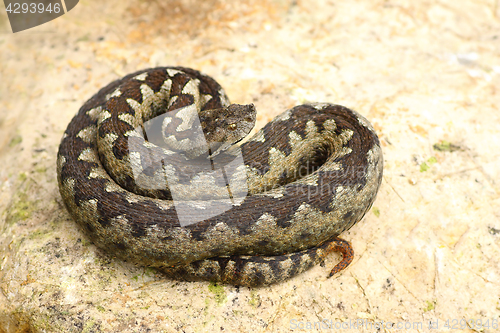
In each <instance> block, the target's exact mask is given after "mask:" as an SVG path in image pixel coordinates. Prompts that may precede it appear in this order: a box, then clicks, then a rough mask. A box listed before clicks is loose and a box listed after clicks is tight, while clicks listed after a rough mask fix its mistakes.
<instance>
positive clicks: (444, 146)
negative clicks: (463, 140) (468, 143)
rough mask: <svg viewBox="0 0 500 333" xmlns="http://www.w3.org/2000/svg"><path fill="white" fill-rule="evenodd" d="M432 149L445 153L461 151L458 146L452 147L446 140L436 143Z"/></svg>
mask: <svg viewBox="0 0 500 333" xmlns="http://www.w3.org/2000/svg"><path fill="white" fill-rule="evenodd" d="M432 148H434V150H437V151H447V152H450V153H452V152H454V151H457V150H461V149H462V148H461V147H460V146H458V145H454V144H453V143H451V142H449V141H446V140H442V141H440V142H438V143H435V144H434V145H433V146H432Z"/></svg>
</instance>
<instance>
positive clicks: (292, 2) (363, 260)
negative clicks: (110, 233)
mask: <svg viewBox="0 0 500 333" xmlns="http://www.w3.org/2000/svg"><path fill="white" fill-rule="evenodd" d="M499 7H500V6H499V2H498V0H437V1H409V0H408V1H403V0H385V1H384V0H335V1H329V0H275V1H264V0H243V1H228V0H203V1H201V0H199V1H196V0H172V1H152V0H143V1H128V2H125V1H117V0H107V1H90V0H87V1H85V0H84V1H80V3H79V4H78V5H77V7H76V8H75V9H73V10H72V11H71V12H69V13H68V14H66V15H64V16H63V17H61V18H58V19H56V20H54V21H52V22H49V23H47V24H44V25H42V26H40V27H37V28H34V29H31V30H27V31H25V32H21V33H17V34H12V33H11V32H10V28H9V25H8V22H7V17H6V15H5V12H3V10H2V14H1V15H0V27H1V28H0V32H1V33H0V161H1V167H0V332H2V333H3V332H8V333H12V332H81V331H83V332H176V331H182V332H205V331H212V332H216V331H225V332H235V331H240V332H288V331H293V329H294V328H295V327H298V324H299V323H300V324H301V325H304V326H303V327H306V326H305V325H306V324H307V322H310V323H314V322H319V321H326V322H327V323H329V322H330V321H331V322H332V323H333V324H335V323H337V325H339V323H341V322H343V321H346V324H344V325H348V324H349V321H351V326H349V327H346V326H344V328H346V329H334V328H333V329H331V330H328V328H327V327H326V326H322V329H323V330H322V331H331V332H338V331H355V332H358V331H359V332H375V331H377V330H376V327H375V326H373V327H370V326H366V325H365V326H362V327H358V328H357V329H356V328H355V327H354V326H352V324H353V323H354V321H356V320H362V319H363V320H365V324H366V323H368V324H369V325H371V324H374V325H375V324H377V323H380V322H382V321H383V322H395V323H397V322H400V323H403V325H405V324H406V325H410V326H411V325H417V326H413V327H414V329H412V330H409V331H414V332H417V331H418V332H442V331H447V329H446V327H445V324H446V323H447V320H449V321H448V324H449V325H453V324H456V326H455V328H460V325H461V323H462V324H463V323H464V322H465V320H467V321H468V320H471V319H473V320H482V322H483V323H489V328H488V327H487V328H486V329H484V330H481V327H479V326H470V328H465V327H463V329H459V330H453V331H454V332H457V331H471V330H472V329H474V331H475V332H494V331H497V330H496V329H494V326H492V325H493V324H494V323H495V322H496V323H497V324H498V325H500V322H499V321H500V299H499V297H500V267H499V266H500V264H499V263H500V259H499V258H500V250H499V243H500V221H499V219H500V199H499V195H500V183H499V179H500V166H499V162H500V158H499V157H500V116H499V114H500V112H499V110H498V105H500V8H499ZM160 65H183V66H189V67H193V68H197V69H200V70H202V71H203V72H205V73H207V74H209V75H211V76H213V77H214V78H215V79H217V80H218V81H219V82H220V83H221V85H222V86H223V87H225V88H226V91H227V93H228V95H229V96H230V98H231V100H232V101H233V102H239V103H249V102H253V103H255V105H256V107H257V109H258V112H259V118H258V124H257V125H258V127H262V126H263V125H264V124H265V123H266V122H267V121H269V120H270V119H271V118H272V117H274V116H275V115H277V114H279V113H281V112H282V111H284V110H285V109H286V108H289V107H291V106H294V105H296V104H300V103H303V102H305V101H328V102H335V103H339V104H343V105H346V106H348V107H351V108H353V109H356V110H358V111H359V112H361V113H362V114H363V115H365V116H366V117H367V118H368V119H369V120H370V121H371V122H372V123H373V125H374V126H375V128H376V130H377V131H378V133H379V136H380V139H381V142H382V145H383V150H384V157H385V170H384V180H383V183H382V187H381V190H380V192H379V195H378V198H377V200H376V202H375V204H374V208H373V209H372V210H371V211H370V212H369V213H368V214H367V216H366V217H365V218H364V219H363V220H362V221H361V222H359V223H358V224H357V225H355V226H354V227H353V228H352V229H351V230H350V231H349V232H346V233H345V234H344V235H343V236H344V237H345V239H347V240H350V241H351V242H352V244H353V247H354V250H355V253H356V254H355V259H354V262H353V263H352V264H351V266H350V267H349V268H348V269H347V270H345V271H344V272H343V273H341V274H340V275H339V276H335V277H334V278H331V279H326V275H327V272H328V268H331V267H332V266H333V265H334V264H335V263H336V262H337V260H338V259H339V256H337V255H332V256H331V257H330V258H329V259H328V260H327V261H326V263H325V264H326V265H325V267H321V266H317V267H315V268H314V269H312V270H311V271H308V272H306V273H304V274H302V275H300V276H298V277H296V278H294V279H292V280H290V281H287V282H285V283H282V284H279V285H276V286H272V287H267V288H259V289H248V288H235V287H232V286H214V285H211V284H209V283H181V282H176V281H172V280H169V279H166V278H164V277H162V275H161V274H158V273H156V272H155V271H153V270H151V269H147V268H141V267H134V266H132V265H129V264H126V263H123V262H121V261H119V260H115V259H113V258H111V257H109V256H107V255H106V254H105V253H103V252H102V251H99V250H97V249H96V248H95V247H94V246H93V245H92V244H91V243H90V242H89V241H88V240H87V239H86V238H85V237H83V236H82V234H81V233H80V231H79V229H78V228H77V227H76V226H75V224H74V222H73V221H72V220H71V219H70V218H69V215H68V213H67V212H66V210H65V209H64V207H63V204H62V201H61V198H60V196H59V192H58V189H57V184H56V173H55V157H56V152H57V148H58V144H59V140H60V138H61V136H62V133H63V131H64V129H65V128H66V125H67V124H68V122H69V121H70V119H71V118H72V116H73V115H74V113H75V112H76V111H77V110H78V108H79V106H81V105H82V103H83V102H84V101H85V100H86V99H88V98H89V97H90V96H91V95H92V94H93V93H95V92H96V91H97V90H98V88H99V87H102V86H103V85H105V84H107V83H108V82H110V81H111V80H114V79H116V78H119V77H121V76H123V75H125V74H127V73H129V72H133V71H136V70H138V69H142V68H146V67H153V66H160ZM436 144H437V146H435V145H436ZM437 148H440V149H441V150H439V149H437ZM454 320H456V321H454ZM461 320H463V321H462V322H460V321H461ZM487 320H489V321H488V322H486V321H487ZM428 321H432V322H433V323H434V325H436V323H437V324H438V325H439V326H438V329H436V330H434V329H429V327H428ZM419 323H422V324H423V326H422V327H419V326H418V324H419ZM477 323H479V322H476V324H477ZM410 326H407V327H410ZM434 327H435V326H434ZM303 331H305V330H303ZM307 331H314V330H307ZM384 331H390V332H396V331H400V330H386V329H385V328H382V329H381V330H380V332H384Z"/></svg>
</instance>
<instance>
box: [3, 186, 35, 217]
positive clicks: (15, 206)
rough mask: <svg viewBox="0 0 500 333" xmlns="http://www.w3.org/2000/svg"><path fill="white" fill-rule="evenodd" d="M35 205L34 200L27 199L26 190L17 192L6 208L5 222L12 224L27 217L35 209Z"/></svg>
mask: <svg viewBox="0 0 500 333" xmlns="http://www.w3.org/2000/svg"><path fill="white" fill-rule="evenodd" d="M35 207H36V204H35V202H33V201H29V200H28V195H27V194H26V192H19V193H18V194H17V195H16V196H15V198H14V200H13V201H12V203H11V205H10V207H9V208H8V209H7V216H6V219H5V220H6V222H7V224H14V223H17V222H19V221H24V220H26V219H28V218H29V217H30V216H31V214H32V212H33V211H34V210H35Z"/></svg>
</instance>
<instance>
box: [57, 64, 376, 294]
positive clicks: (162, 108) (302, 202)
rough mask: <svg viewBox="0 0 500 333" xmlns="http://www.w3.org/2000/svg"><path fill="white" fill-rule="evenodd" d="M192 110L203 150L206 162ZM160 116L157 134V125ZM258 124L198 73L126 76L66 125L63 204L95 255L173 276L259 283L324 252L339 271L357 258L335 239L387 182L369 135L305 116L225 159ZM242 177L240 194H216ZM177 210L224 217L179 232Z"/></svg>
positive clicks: (334, 113) (323, 114)
mask: <svg viewBox="0 0 500 333" xmlns="http://www.w3.org/2000/svg"><path fill="white" fill-rule="evenodd" d="M179 110H180V111H179ZM193 110H194V111H193ZM193 112H195V114H196V113H198V116H199V119H200V122H201V128H202V129H203V133H204V135H205V138H206V141H207V144H208V147H205V148H203V147H202V148H201V150H200V149H198V150H197V149H195V147H200V144H199V142H198V141H199V140H198V139H200V140H202V141H203V138H202V137H196V133H200V132H199V129H200V126H198V132H196V131H194V130H193V128H191V127H196V125H194V123H193V120H192V119H193V118H192V117H193ZM164 113H167V114H169V115H171V116H170V118H168V119H167V118H161V117H162V114H164ZM188 113H189V114H190V116H186V114H188ZM221 115H223V116H224V117H222V116H221ZM158 117H160V118H161V119H163V120H162V122H158V123H156V124H154V123H151V119H160V118H158ZM227 119H229V120H227ZM254 122H255V109H254V107H253V105H247V106H241V105H235V104H231V105H230V104H229V102H228V99H227V97H226V95H225V93H224V92H223V90H222V88H221V87H220V86H219V84H218V83H216V82H215V81H214V80H213V79H211V78H210V77H208V76H205V75H203V74H201V73H199V72H198V71H195V70H192V69H188V68H182V67H163V68H153V69H147V70H143V71H140V72H136V73H133V74H130V75H127V76H126V77H124V78H122V79H120V80H117V81H114V82H112V83H110V84H109V85H108V86H106V87H105V88H103V89H101V90H100V91H99V92H98V93H97V94H96V95H94V96H93V97H92V98H91V99H90V100H88V101H87V102H86V103H85V104H84V105H83V106H82V107H81V108H80V110H79V112H78V114H77V115H76V116H75V117H74V118H73V120H72V121H71V123H70V124H69V125H68V128H67V129H66V131H65V133H64V136H63V139H62V141H61V144H60V147H59V152H58V159H57V174H58V181H59V189H60V192H61V196H62V198H63V201H64V203H65V205H66V207H67V209H68V211H69V213H70V215H71V216H72V218H73V219H74V220H75V221H76V222H77V223H78V224H79V225H80V226H81V227H82V228H83V230H84V231H85V233H86V234H87V236H88V237H89V239H90V240H91V241H92V242H93V243H94V244H96V245H97V246H98V247H100V248H101V249H104V250H105V251H108V252H109V253H111V254H112V255H115V256H117V257H120V258H123V259H125V260H128V261H131V262H134V263H137V264H141V265H145V266H152V267H157V268H158V269H160V270H161V271H163V272H165V273H166V274H167V275H169V276H171V277H174V278H178V279H185V280H199V279H201V280H212V281H220V282H223V283H231V284H235V285H246V286H256V285H266V284H271V283H276V282H280V281H282V280H285V279H287V278H289V277H292V276H294V275H296V274H299V273H301V272H302V271H304V270H306V269H308V268H309V267H311V266H313V265H315V264H317V263H318V262H320V261H322V260H324V258H325V256H326V255H327V254H328V253H330V252H332V251H341V252H342V253H343V256H344V260H343V261H342V262H341V263H340V264H338V265H337V266H336V267H335V268H334V271H332V274H333V273H335V272H337V271H339V270H341V269H343V268H345V266H347V265H348V264H349V262H350V261H351V260H352V249H351V247H350V245H349V244H348V243H347V242H345V241H343V240H341V239H339V238H337V236H338V235H339V234H341V233H342V232H343V231H345V230H347V229H349V228H350V227H352V226H353V225H354V224H355V223H356V222H358V221H359V220H360V219H361V218H362V217H363V216H364V215H365V213H366V212H367V210H368V209H369V208H370V207H371V205H372V203H373V201H374V199H375V196H376V194H377V191H378V188H379V186H380V183H381V179H382V164H383V162H382V151H381V148H380V144H379V140H378V137H377V135H376V133H375V131H374V129H373V127H372V126H371V125H370V123H369V122H368V121H367V120H366V119H365V118H364V117H362V116H361V115H359V114H358V113H356V112H354V111H352V110H349V109H347V108H345V107H342V106H339V105H333V104H328V103H324V104H310V105H300V106H296V107H294V108H292V109H290V110H288V111H286V112H284V113H283V114H281V115H280V116H278V117H276V118H275V119H274V120H273V121H271V122H270V123H268V124H267V125H266V126H265V127H264V128H263V129H261V130H260V131H259V132H258V133H257V134H255V135H254V136H253V137H252V138H250V139H249V140H248V141H247V142H245V143H243V144H242V145H241V147H240V148H236V147H235V146H232V147H229V144H228V142H229V143H234V142H237V141H239V140H240V139H241V137H240V136H244V135H246V134H247V133H248V132H249V131H250V129H251V127H253V123H254ZM148 124H149V125H148ZM148 126H150V127H155V126H156V127H155V128H157V129H158V131H159V132H161V133H162V136H160V138H159V139H158V138H155V140H157V139H158V140H160V141H161V142H162V143H159V144H157V142H156V141H155V143H154V144H153V143H152V141H154V140H153V139H152V138H151V135H148V134H149V133H153V132H151V131H149V132H148ZM233 132H234V133H236V135H233V134H234V133H233ZM148 140H149V141H148ZM162 140H163V141H162ZM197 140H198V141H197ZM150 141H151V142H150ZM193 142H194V143H193ZM196 142H197V143H196ZM200 142H201V141H200ZM162 145H163V146H162ZM191 148H193V149H191ZM203 151H206V152H207V151H208V153H207V154H205V155H203ZM238 152H239V153H238ZM238 154H239V155H238ZM200 156H201V157H200ZM235 156H242V161H243V162H242V163H241V165H237V166H236V167H234V168H233V170H232V171H231V172H229V171H228V172H227V174H226V172H224V173H223V174H224V177H225V178H224V180H225V182H224V181H221V178H220V177H219V178H217V177H215V176H214V175H218V174H220V173H216V172H217V170H219V169H220V170H221V168H224V165H225V164H224V163H228V162H231V161H233V160H235V158H236V157H235ZM217 159H218V160H217ZM209 160H211V161H212V162H211V164H209V165H211V168H212V170H208V169H207V170H205V169H203V170H202V171H195V170H201V169H196V168H194V169H193V170H191V169H192V168H193V167H192V165H195V164H196V163H194V162H193V161H202V162H200V163H201V164H203V163H205V162H204V161H209ZM209 169H210V168H209ZM226 169H227V168H226ZM226 169H225V170H226ZM226 171H227V170H226ZM165 179H167V180H166V181H165ZM241 179H243V180H244V181H243V184H244V185H245V189H246V192H245V191H243V192H242V193H243V194H246V195H243V196H241V197H240V198H237V199H238V200H235V198H233V197H232V196H233V195H234V193H232V194H231V195H230V200H228V199H227V198H225V199H224V198H222V197H218V196H217V195H219V194H218V193H219V192H220V193H222V194H224V193H227V192H228V191H229V192H230V193H231V191H232V188H231V187H230V186H228V183H227V182H228V181H229V183H230V184H233V181H235V180H240V181H241ZM167 185H168V186H167ZM134 192H136V193H134ZM233 192H234V191H233ZM236 192H237V191H236ZM178 193H181V195H180V198H181V199H182V200H180V201H179V200H178V198H179V195H178ZM212 194H213V195H214V196H211V195H212ZM172 198H173V199H174V200H172ZM175 200H177V202H175ZM176 204H177V206H176ZM179 204H183V205H184V206H183V207H184V208H186V207H187V208H189V207H192V208H193V211H194V210H198V211H200V210H201V211H207V212H208V211H209V210H210V209H211V208H212V207H219V206H218V205H220V207H222V210H221V213H220V214H216V215H213V216H212V215H210V214H209V215H207V216H208V218H206V219H201V220H196V219H195V218H194V217H193V221H194V222H193V223H188V224H187V225H186V224H182V223H181V222H182V221H186V219H187V221H188V222H189V221H190V220H189V219H190V218H191V215H190V214H191V213H190V212H191V210H190V209H187V210H186V209H184V210H183V212H184V213H183V220H182V221H181V219H180V217H179V216H180V215H178V211H177V210H178V209H180V208H179V207H180V206H179ZM176 207H177V210H176ZM186 212H187V213H186ZM193 214H194V213H193ZM193 216H194V215H193ZM181 224H182V225H181Z"/></svg>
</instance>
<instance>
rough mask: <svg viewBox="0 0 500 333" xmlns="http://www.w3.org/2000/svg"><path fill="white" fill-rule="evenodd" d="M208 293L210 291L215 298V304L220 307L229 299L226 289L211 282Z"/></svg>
mask: <svg viewBox="0 0 500 333" xmlns="http://www.w3.org/2000/svg"><path fill="white" fill-rule="evenodd" d="M208 291H210V292H211V293H212V294H214V296H215V302H216V303H217V304H219V305H221V304H222V303H224V302H225V301H226V299H227V296H226V292H225V290H224V287H223V286H221V285H217V284H216V283H213V282H210V284H209V285H208Z"/></svg>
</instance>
